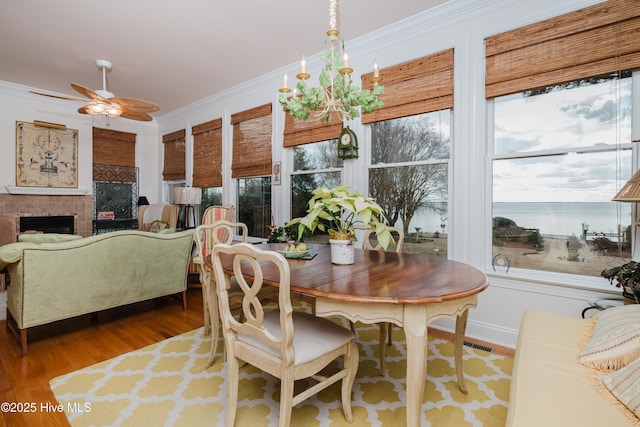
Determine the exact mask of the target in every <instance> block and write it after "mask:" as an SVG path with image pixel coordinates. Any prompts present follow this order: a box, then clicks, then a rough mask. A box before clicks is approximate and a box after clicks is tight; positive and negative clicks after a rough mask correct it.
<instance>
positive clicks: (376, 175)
mask: <svg viewBox="0 0 640 427" xmlns="http://www.w3.org/2000/svg"><path fill="white" fill-rule="evenodd" d="M450 122H451V110H450V109H447V110H441V111H435V112H431V113H426V114H420V115H417V116H410V117H404V118H400V119H393V120H386V121H380V122H375V123H373V124H372V125H371V166H370V169H369V195H370V196H371V197H373V198H375V199H376V201H377V202H378V204H380V206H381V207H382V208H383V210H384V213H385V216H386V217H387V220H388V221H389V223H390V224H393V225H395V226H396V227H398V228H400V229H402V230H404V233H405V244H404V247H403V251H404V252H413V253H430V254H433V255H441V256H444V257H446V256H447V218H448V213H447V212H448V208H447V195H448V178H447V177H448V163H449V156H450V142H449V141H450V127H451V123H450Z"/></svg>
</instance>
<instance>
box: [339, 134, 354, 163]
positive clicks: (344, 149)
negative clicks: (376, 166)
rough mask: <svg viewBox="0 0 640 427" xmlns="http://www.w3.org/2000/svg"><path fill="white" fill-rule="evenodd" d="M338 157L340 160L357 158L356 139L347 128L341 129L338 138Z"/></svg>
mask: <svg viewBox="0 0 640 427" xmlns="http://www.w3.org/2000/svg"><path fill="white" fill-rule="evenodd" d="M338 157H339V158H341V159H357V158H358V138H357V137H356V134H355V132H354V131H352V130H351V128H350V127H349V126H346V127H345V128H344V129H342V132H341V133H340V136H339V137H338Z"/></svg>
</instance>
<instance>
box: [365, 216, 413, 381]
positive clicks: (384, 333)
mask: <svg viewBox="0 0 640 427" xmlns="http://www.w3.org/2000/svg"><path fill="white" fill-rule="evenodd" d="M389 231H391V235H392V236H393V239H394V240H395V245H394V246H393V247H391V246H389V247H388V248H387V250H393V251H395V252H402V245H403V244H404V231H402V230H400V229H399V228H396V227H389ZM375 235H376V232H375V230H374V229H371V228H369V229H367V230H366V231H365V233H364V238H363V240H364V248H365V249H366V250H372V251H383V250H384V249H383V248H382V245H381V244H380V243H378V241H377V240H374V239H375ZM392 329H393V324H391V323H380V350H379V353H380V374H382V375H384V371H385V365H384V357H385V341H387V340H388V341H389V345H391V344H392Z"/></svg>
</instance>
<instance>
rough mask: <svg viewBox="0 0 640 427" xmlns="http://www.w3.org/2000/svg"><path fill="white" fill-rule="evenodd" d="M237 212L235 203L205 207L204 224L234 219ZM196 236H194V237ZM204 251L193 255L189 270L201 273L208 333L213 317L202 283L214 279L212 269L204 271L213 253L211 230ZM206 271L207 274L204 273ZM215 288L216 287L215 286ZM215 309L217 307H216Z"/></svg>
mask: <svg viewBox="0 0 640 427" xmlns="http://www.w3.org/2000/svg"><path fill="white" fill-rule="evenodd" d="M235 214H236V210H235V207H234V206H233V205H225V206H209V207H208V208H207V209H205V211H204V213H203V214H202V225H207V224H213V223H215V222H216V221H219V220H226V221H229V222H231V221H233V219H234V217H235ZM217 232H218V233H227V230H226V229H224V228H223V229H220V230H219V231H217ZM227 237H228V236H224V235H218V241H226V240H227ZM195 238H196V237H195V236H194V239H195ZM202 243H203V245H202V253H201V254H198V256H196V257H193V258H192V259H191V265H190V269H189V271H190V272H192V273H197V274H199V275H200V284H201V286H202V306H203V312H204V330H205V334H206V335H208V334H209V333H211V318H210V317H209V307H208V305H207V295H206V292H207V288H208V287H207V286H205V283H202V281H203V280H206V278H208V277H211V279H210V280H213V275H212V274H211V271H203V269H205V268H206V269H208V268H209V267H207V266H206V265H205V264H204V260H205V259H206V258H207V257H208V256H209V255H210V254H211V248H212V247H213V236H212V234H211V230H208V232H206V233H205V235H204V237H203V240H202ZM203 273H205V274H203ZM213 289H215V288H213ZM214 309H215V308H214Z"/></svg>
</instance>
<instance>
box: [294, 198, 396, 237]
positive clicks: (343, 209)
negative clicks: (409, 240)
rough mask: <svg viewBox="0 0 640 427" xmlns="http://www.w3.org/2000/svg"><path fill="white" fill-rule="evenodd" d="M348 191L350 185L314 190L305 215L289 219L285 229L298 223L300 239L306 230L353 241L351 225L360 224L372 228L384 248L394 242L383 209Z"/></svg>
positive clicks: (370, 199) (372, 200)
mask: <svg viewBox="0 0 640 427" xmlns="http://www.w3.org/2000/svg"><path fill="white" fill-rule="evenodd" d="M351 189H352V187H349V186H341V187H335V188H331V189H329V188H326V187H321V188H317V189H315V190H313V193H312V194H313V195H312V197H311V199H310V200H309V202H308V206H309V209H308V210H307V215H306V216H304V217H301V218H294V219H292V220H291V221H289V222H288V223H287V224H286V225H285V227H289V226H291V225H294V224H298V239H300V238H302V236H303V234H304V232H305V230H310V231H311V232H312V233H313V232H314V231H315V230H316V229H319V230H321V231H327V232H328V233H329V236H330V237H331V238H333V237H334V236H335V235H337V234H342V235H347V236H349V238H351V239H353V238H354V237H355V236H354V234H355V233H354V226H355V225H356V224H361V225H363V226H370V227H372V228H373V229H374V230H375V232H376V235H377V238H378V241H379V242H380V244H381V245H382V247H383V248H385V249H386V248H387V247H388V246H389V244H391V242H393V236H392V235H391V232H390V231H389V227H388V226H387V225H386V224H385V222H386V218H385V217H384V214H383V213H382V208H381V207H380V206H379V205H378V204H377V203H376V201H375V200H374V199H373V198H371V197H364V196H363V195H362V194H360V193H358V192H357V191H351Z"/></svg>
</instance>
